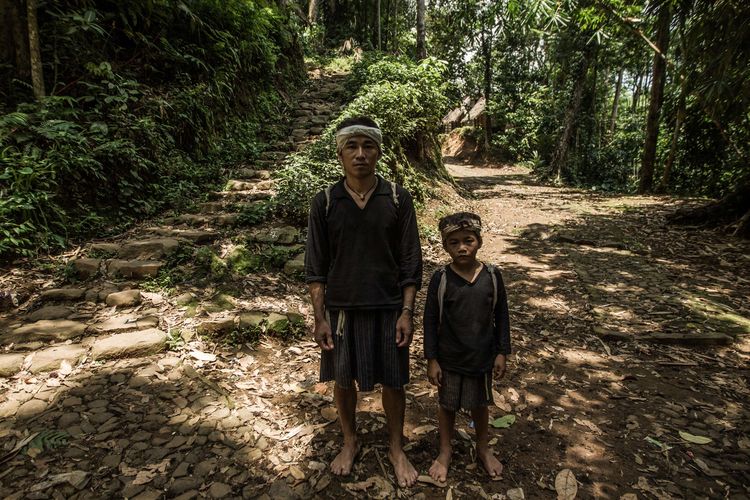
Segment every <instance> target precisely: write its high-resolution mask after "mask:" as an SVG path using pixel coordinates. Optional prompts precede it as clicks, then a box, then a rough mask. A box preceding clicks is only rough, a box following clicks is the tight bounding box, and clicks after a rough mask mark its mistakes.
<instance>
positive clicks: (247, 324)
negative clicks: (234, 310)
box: [240, 311, 266, 328]
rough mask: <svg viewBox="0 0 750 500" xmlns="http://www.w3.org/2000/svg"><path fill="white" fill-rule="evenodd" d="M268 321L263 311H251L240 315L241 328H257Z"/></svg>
mask: <svg viewBox="0 0 750 500" xmlns="http://www.w3.org/2000/svg"><path fill="white" fill-rule="evenodd" d="M264 319H266V313H264V312H263V311H250V312H246V313H242V314H240V328H257V327H259V326H260V325H261V323H262V322H263V320H264Z"/></svg>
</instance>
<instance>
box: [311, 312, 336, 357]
mask: <svg viewBox="0 0 750 500" xmlns="http://www.w3.org/2000/svg"><path fill="white" fill-rule="evenodd" d="M313 337H314V338H315V342H317V343H318V345H319V346H320V348H321V349H323V350H324V351H330V350H331V349H333V333H332V332H331V325H329V324H328V321H326V320H321V321H316V322H315V329H314V330H313Z"/></svg>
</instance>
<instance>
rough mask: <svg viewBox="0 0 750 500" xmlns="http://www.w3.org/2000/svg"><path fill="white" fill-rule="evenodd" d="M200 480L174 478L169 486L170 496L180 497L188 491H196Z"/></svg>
mask: <svg viewBox="0 0 750 500" xmlns="http://www.w3.org/2000/svg"><path fill="white" fill-rule="evenodd" d="M201 482H202V481H201V479H199V478H197V477H179V478H176V479H175V480H174V481H173V482H172V484H171V485H170V486H169V493H170V494H171V495H180V494H182V493H185V492H186V491H188V490H197V489H198V488H200V485H201Z"/></svg>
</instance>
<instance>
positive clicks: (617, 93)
mask: <svg viewBox="0 0 750 500" xmlns="http://www.w3.org/2000/svg"><path fill="white" fill-rule="evenodd" d="M623 73H625V68H620V71H619V73H618V74H617V84H616V85H615V97H614V99H613V100H612V114H611V115H610V116H609V135H610V136H611V135H612V134H614V133H615V126H616V124H617V109H618V108H619V106H620V92H621V91H622V76H623Z"/></svg>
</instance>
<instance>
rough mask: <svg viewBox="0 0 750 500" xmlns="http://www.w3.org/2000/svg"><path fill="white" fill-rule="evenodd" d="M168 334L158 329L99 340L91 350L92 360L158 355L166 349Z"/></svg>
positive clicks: (96, 340)
mask: <svg viewBox="0 0 750 500" xmlns="http://www.w3.org/2000/svg"><path fill="white" fill-rule="evenodd" d="M166 340H167V334H166V333H164V332H163V331H161V330H158V329H156V328H151V329H148V330H140V331H135V332H126V333H120V334H117V335H113V336H112V337H107V338H97V339H95V341H94V342H93V345H92V348H91V357H92V359H112V358H122V357H133V356H147V355H150V354H156V353H157V352H161V351H163V350H164V349H165V348H166Z"/></svg>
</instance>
